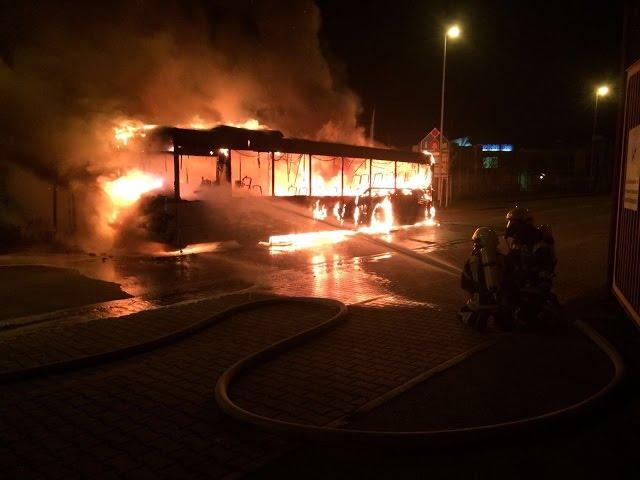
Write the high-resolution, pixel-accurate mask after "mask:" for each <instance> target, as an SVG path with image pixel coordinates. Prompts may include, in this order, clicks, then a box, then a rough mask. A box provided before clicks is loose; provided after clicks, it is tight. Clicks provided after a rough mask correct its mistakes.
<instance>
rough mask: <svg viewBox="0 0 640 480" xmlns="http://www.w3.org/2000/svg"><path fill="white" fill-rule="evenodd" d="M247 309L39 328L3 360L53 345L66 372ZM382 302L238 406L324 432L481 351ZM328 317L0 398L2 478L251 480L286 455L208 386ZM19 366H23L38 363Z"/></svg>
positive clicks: (226, 325) (209, 306) (267, 325)
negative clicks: (81, 356)
mask: <svg viewBox="0 0 640 480" xmlns="http://www.w3.org/2000/svg"><path fill="white" fill-rule="evenodd" d="M248 298H249V295H243V296H230V297H225V298H222V299H217V300H215V301H207V302H199V303H196V304H192V305H187V306H183V307H180V308H174V309H162V310H154V311H151V312H144V313H140V314H137V317H136V318H135V319H133V318H129V319H127V318H126V317H123V318H120V319H115V320H112V321H96V322H90V323H86V324H78V325H75V326H73V327H72V328H71V329H70V330H69V332H74V333H73V334H69V333H68V332H67V333H64V332H65V331H66V330H67V329H64V328H62V327H61V328H59V329H58V328H47V329H45V331H47V332H49V333H48V334H47V335H40V338H38V335H35V334H34V335H33V337H25V338H23V339H22V340H25V344H24V345H23V346H22V347H20V346H19V345H18V344H19V343H20V342H18V341H15V338H14V342H13V343H14V344H15V345H13V346H11V347H8V346H7V345H4V346H3V348H11V349H12V350H11V351H13V352H14V354H15V358H16V359H18V356H19V355H21V352H28V351H31V350H32V349H38V348H41V347H42V346H44V345H45V344H47V345H48V344H49V343H48V342H51V341H56V342H58V341H60V345H57V346H58V347H59V348H58V349H57V350H55V351H56V352H60V353H59V355H60V358H65V356H66V355H69V354H70V353H73V351H74V349H75V351H80V352H81V353H83V352H85V351H86V349H89V347H90V349H92V350H95V348H96V345H98V346H100V348H106V347H108V346H113V345H117V344H119V343H120V342H122V341H123V339H125V340H126V341H127V342H129V341H132V340H136V341H139V340H140V339H141V338H142V337H141V334H140V331H145V335H147V334H148V335H151V332H152V333H153V336H155V335H156V334H158V332H159V329H160V330H163V329H166V328H167V327H169V326H171V327H175V326H181V325H184V324H185V323H186V322H191V321H194V320H197V319H198V318H206V317H207V316H209V315H211V314H212V313H215V311H219V310H222V309H223V308H226V307H228V306H230V305H232V304H236V303H239V302H241V301H246V300H248ZM390 302H391V305H388V304H386V302H385V300H384V299H377V300H376V301H375V302H372V305H370V306H367V307H365V306H360V307H352V308H351V309H352V316H351V318H350V320H349V321H348V322H347V323H346V324H345V325H343V326H341V327H339V328H338V329H337V330H335V331H332V332H330V333H328V334H326V335H325V336H323V337H322V338H319V339H318V340H315V341H313V342H312V343H311V344H309V345H305V346H302V347H300V348H299V349H296V350H295V351H292V352H291V353H288V354H286V355H285V356H283V357H282V358H279V359H277V360H276V361H274V362H272V363H270V364H268V365H267V366H265V367H264V368H261V369H259V370H257V371H256V372H255V375H254V374H252V375H250V377H248V378H247V379H246V380H250V382H247V381H244V382H242V383H241V384H239V385H238V389H237V390H236V391H235V392H234V394H236V393H237V394H239V396H240V399H241V401H243V402H245V404H246V405H248V406H249V407H250V408H252V409H256V410H257V411H261V412H264V413H267V412H269V413H275V414H276V415H277V416H279V417H280V418H289V419H297V420H298V421H304V422H309V423H314V424H326V423H329V422H331V421H332V420H335V419H336V418H340V417H342V416H343V415H344V414H346V413H349V412H350V411H352V410H353V409H354V408H356V407H358V406H360V405H362V404H364V403H366V402H367V401H369V400H371V399H373V398H376V397H378V396H380V395H381V394H383V393H385V392H387V391H389V390H391V389H392V388H394V387H396V386H398V385H401V384H402V383H404V382H405V381H406V380H407V379H409V378H411V377H412V376H414V375H415V374H417V373H420V372H421V371H423V370H424V369H427V368H430V367H432V366H435V365H437V364H439V363H442V362H443V361H445V360H447V359H449V358H450V357H451V356H454V355H456V354H457V353H460V352H461V351H464V350H465V349H468V348H470V347H472V346H474V345H477V344H478V343H479V342H482V341H485V340H486V337H483V336H480V335H476V334H474V333H472V332H470V331H468V330H466V329H464V328H462V327H461V326H460V325H458V324H457V323H456V322H455V321H453V315H452V312H451V311H438V310H434V309H432V308H429V307H427V306H417V305H413V306H403V307H400V306H397V305H395V306H393V304H394V298H393V297H390ZM176 314H178V315H176ZM330 315H331V311H330V309H327V308H314V309H312V310H310V309H308V308H305V307H304V306H301V305H295V304H291V305H289V306H282V305H278V306H273V307H267V308H264V309H260V310H258V311H253V312H247V313H243V314H240V315H237V316H234V317H233V318H230V319H227V320H224V321H222V322H221V323H220V324H217V325H214V326H212V327H211V328H209V329H207V330H206V331H204V332H202V333H200V334H198V335H196V336H194V337H191V338H188V339H186V340H184V341H182V342H180V343H177V344H174V345H172V346H169V347H166V348H163V349H160V350H158V351H155V352H151V353H149V354H146V355H141V356H137V357H133V358H131V359H129V360H127V361H123V362H116V363H113V364H107V365H104V366H101V367H96V368H88V369H85V370H80V371H78V372H75V373H69V374H61V375H57V376H53V377H51V378H48V379H39V380H31V381H25V382H19V383H15V384H9V385H5V386H2V387H0V412H1V413H0V420H1V422H2V426H1V427H0V430H1V433H0V436H1V438H0V445H2V446H3V447H1V448H3V449H4V451H3V452H1V457H2V462H1V465H0V471H3V472H5V473H6V474H7V475H8V477H9V478H12V477H13V478H41V477H42V478H63V477H64V478H68V477H71V476H80V475H84V476H89V475H90V476H92V477H106V478H109V477H110V476H119V475H123V474H127V475H130V476H134V477H144V476H149V477H160V478H169V477H175V476H177V475H183V476H184V475H191V476H202V475H206V476H210V477H220V476H224V475H227V474H229V473H239V472H242V471H245V470H247V469H251V468H253V467H254V466H256V465H259V464H261V463H263V462H265V461H267V460H269V459H270V458H272V457H273V456H274V455H278V454H279V453H281V452H282V451H284V450H286V449H287V448H289V447H290V444H289V443H288V442H285V441H284V440H282V439H281V438H276V437H274V436H272V435H270V434H268V433H265V432H258V431H255V430H254V429H253V428H251V427H248V426H244V425H240V424H238V423H237V422H235V421H234V420H232V419H230V418H228V417H226V416H224V415H222V414H221V412H220V411H219V410H218V408H217V406H216V405H215V402H214V400H213V388H214V385H215V382H216V380H217V378H218V376H219V375H220V374H221V373H222V372H223V371H224V370H225V369H226V368H227V367H229V366H230V365H231V364H232V363H234V362H235V361H237V360H239V359H240V358H242V357H244V356H246V355H248V354H250V353H252V352H254V351H257V350H258V349H260V348H262V347H264V346H266V345H268V344H271V343H273V342H275V341H277V340H280V339H282V338H284V337H286V336H289V335H291V334H294V333H297V332H299V331H301V330H303V329H305V328H308V327H310V326H312V325H314V324H317V323H318V322H320V321H323V320H325V319H327V318H328V317H329V316H330ZM133 320H135V321H133ZM68 328H69V327H68ZM147 329H148V330H149V333H147V332H146V331H147ZM127 330H128V334H127V333H125V332H127ZM56 335H57V337H56ZM82 335H85V337H82ZM134 337H135V338H134ZM89 340H90V341H89ZM83 345H84V347H83ZM83 348H84V349H85V350H83ZM46 350H49V348H47V349H46ZM7 351H8V350H7ZM23 358H26V359H27V360H22V362H23V363H22V364H27V363H28V362H38V361H42V358H40V357H37V356H29V357H27V356H23ZM18 361H19V360H15V362H18ZM274 398H278V400H277V401H276V402H275V403H276V405H275V406H274Z"/></svg>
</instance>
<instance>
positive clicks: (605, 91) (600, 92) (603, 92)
mask: <svg viewBox="0 0 640 480" xmlns="http://www.w3.org/2000/svg"><path fill="white" fill-rule="evenodd" d="M607 95H609V87H608V86H607V85H600V86H599V87H598V88H596V102H595V106H594V108H593V131H592V132H591V158H590V160H591V162H590V163H591V165H590V167H591V171H590V172H589V174H590V175H589V176H590V177H591V182H592V187H593V186H594V185H593V184H594V183H595V178H593V177H594V174H595V173H596V168H595V167H596V162H595V147H596V127H597V124H598V100H599V99H600V97H606V96H607Z"/></svg>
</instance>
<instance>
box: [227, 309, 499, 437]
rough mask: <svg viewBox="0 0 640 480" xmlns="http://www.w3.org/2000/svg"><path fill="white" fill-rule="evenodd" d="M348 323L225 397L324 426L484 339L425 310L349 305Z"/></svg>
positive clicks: (252, 374)
mask: <svg viewBox="0 0 640 480" xmlns="http://www.w3.org/2000/svg"><path fill="white" fill-rule="evenodd" d="M349 310H350V316H349V321H348V322H346V323H344V324H342V325H340V326H339V327H338V328H336V329H334V330H332V331H330V332H328V333H326V334H324V335H322V336H321V337H318V338H317V339H314V340H312V341H311V342H309V343H307V344H305V345H304V347H303V348H297V349H295V350H292V351H290V352H287V353H285V354H282V355H280V356H278V357H277V358H276V359H274V360H272V361H271V362H269V363H266V364H264V365H262V366H259V367H257V368H256V369H254V370H251V371H249V372H247V374H246V375H244V376H242V377H241V378H239V380H238V382H237V383H236V384H234V385H233V386H232V389H231V397H232V398H233V399H234V400H236V401H237V403H238V404H239V405H240V406H242V407H244V408H246V409H248V410H250V411H253V412H255V413H259V414H261V415H265V416H267V417H272V418H277V419H280V420H286V421H290V422H299V423H310V424H314V425H325V424H327V423H330V422H332V421H334V420H337V419H339V418H341V417H343V416H345V415H348V414H350V413H351V412H353V411H354V410H355V409H356V408H357V407H359V406H361V405H363V404H364V403H366V402H368V401H370V400H373V399H375V398H377V397H379V396H380V395H382V394H384V393H386V392H388V391H389V390H391V389H393V388H395V387H397V386H399V385H402V384H404V383H406V382H407V381H408V380H410V379H412V378H413V377H415V376H416V375H418V374H420V373H422V372H424V371H426V370H429V369H431V368H434V367H436V366H437V365H440V364H441V363H443V362H445V361H446V360H448V359H450V358H452V357H454V356H456V355H458V354H461V353H464V352H466V351H468V350H470V349H471V348H473V347H475V346H477V345H479V344H480V343H482V342H486V341H488V340H490V339H491V338H492V335H479V334H477V333H474V332H472V331H470V330H469V329H467V328H464V327H463V326H462V324H460V323H458V322H455V321H452V320H453V318H454V315H453V314H454V312H451V311H446V310H445V311H437V310H434V309H430V308H427V307H418V306H414V307H406V306H405V307H401V306H395V307H394V306H383V308H376V307H373V308H372V307H370V306H367V307H363V306H352V307H349Z"/></svg>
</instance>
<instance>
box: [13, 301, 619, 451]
mask: <svg viewBox="0 0 640 480" xmlns="http://www.w3.org/2000/svg"><path fill="white" fill-rule="evenodd" d="M291 302H294V303H303V304H311V305H325V306H331V307H334V308H335V309H336V313H335V314H334V315H333V316H331V317H330V318H329V319H328V320H326V321H324V322H322V323H321V324H319V325H316V326H314V327H312V328H309V329H307V330H304V331H302V332H300V333H297V334H295V335H292V336H290V337H288V338H285V339H284V340H281V341H279V342H276V343H274V344H272V345H269V346H267V347H266V348H264V349H262V350H260V351H258V352H256V353H253V354H251V355H249V356H247V357H245V358H243V359H241V360H240V361H238V362H237V363H235V364H234V365H232V366H231V367H230V368H229V369H227V370H226V371H225V372H224V373H223V374H222V376H221V377H220V378H219V379H218V382H217V384H216V387H215V399H216V402H217V403H218V406H219V407H220V408H221V409H222V410H223V411H224V412H225V413H227V414H228V415H230V416H232V417H235V418H236V419H238V420H240V421H243V422H247V423H251V424H253V425H256V426H258V427H262V428H265V429H268V430H272V431H276V432H279V433H282V434H285V435H288V436H293V437H295V438H301V439H305V440H313V441H322V442H345V441H357V442H364V443H371V442H373V443H396V442H419V443H432V444H438V445H448V444H452V443H459V442H463V441H470V440H473V439H478V438H481V437H482V438H484V437H488V436H495V435H499V434H508V433H514V432H518V431H522V430H525V429H529V428H531V427H534V426H540V425H546V424H548V423H550V422H553V421H557V420H561V419H567V418H569V417H574V416H575V415H577V414H580V413H585V412H586V411H588V410H590V409H592V408H593V407H595V406H596V405H598V404H599V403H600V402H601V401H602V400H603V399H604V398H605V397H606V396H608V395H609V394H610V393H611V392H612V391H613V390H614V388H615V387H616V386H617V385H618V384H619V383H620V381H621V379H622V377H623V374H624V364H623V361H622V359H621V357H620V354H619V353H618V352H617V351H616V350H615V349H614V348H613V347H612V346H611V345H610V344H609V342H608V341H607V340H605V339H604V338H603V337H602V336H600V335H599V334H598V333H597V332H596V331H595V330H593V329H592V328H591V327H590V326H588V325H587V324H585V323H583V322H582V321H580V320H578V321H576V322H575V323H574V325H575V326H576V327H577V329H578V330H580V331H581V332H582V333H583V334H585V335H586V336H587V337H589V338H590V339H591V340H592V341H593V342H594V343H595V344H596V345H597V346H598V347H599V348H600V349H601V350H602V351H603V352H604V353H605V354H606V355H607V356H608V358H609V359H610V361H611V363H612V365H613V367H614V375H613V378H612V379H611V381H610V382H609V383H608V384H607V385H605V386H604V387H603V388H601V389H600V390H599V391H598V392H596V393H595V394H594V395H591V396H590V397H588V398H586V399H583V400H581V401H580V402H578V403H575V404H573V405H570V406H568V407H565V408H562V409H559V410H555V411H552V412H547V413H544V414H541V415H538V416H534V417H529V418H525V419H520V420H515V421H509V422H504V423H498V424H492V425H481V426H475V427H467V428H456V429H449V430H429V431H404V432H400V431H371V430H352V429H346V428H334V427H319V426H313V425H307V424H302V423H294V422H287V421H282V420H277V419H273V418H269V417H265V416H262V415H259V414H256V413H254V412H251V411H249V410H247V409H244V408H242V407H240V406H239V405H237V404H236V403H235V402H234V401H233V400H232V399H231V398H230V395H229V388H230V387H231V385H232V384H233V382H234V380H235V379H236V378H237V377H238V376H239V375H241V374H243V373H246V372H247V371H249V370H250V369H251V368H254V367H256V366H258V365H260V364H263V363H265V362H267V361H269V360H272V359H273V358H275V357H277V356H278V355H280V354H282V353H284V352H286V351H289V350H291V349H293V348H295V347H297V346H299V345H301V344H302V343H304V342H306V341H308V340H311V339H313V338H315V337H318V336H319V335H321V334H323V333H325V332H327V331H328V330H331V329H333V328H335V327H337V326H338V325H340V324H341V323H342V322H344V321H345V319H346V316H347V306H346V305H345V304H343V303H341V302H339V301H337V300H332V299H325V298H307V297H276V298H268V299H263V300H257V301H252V302H248V303H244V304H241V305H238V306H235V307H231V308H229V309H227V310H224V311H223V312H220V313H217V314H215V315H213V316H212V317H209V318H207V319H205V320H202V321H200V322H197V323H194V324H192V325H189V326H188V327H185V328H182V329H180V330H176V331H174V332H171V333H169V334H167V335H163V336H160V337H157V338H155V339H153V340H150V341H147V342H143V343H140V344H136V345H131V346H128V347H124V348H121V349H117V350H113V351H109V352H104V353H99V354H96V355H90V356H85V357H80V358H76V359H73V360H67V361H63V362H55V363H49V364H45V365H41V366H37V367H33V368H28V369H23V370H19V371H13V372H5V373H3V374H1V375H0V383H2V384H4V383H9V382H12V381H17V380H23V379H27V378H33V377H39V376H45V375H49V374H54V373H63V372H69V371H73V370H76V369H79V368H84V367H89V366H94V365H97V364H101V363H105V362H109V361H117V360H123V359H126V358H129V357H131V356H133V355H137V354H141V353H146V352H149V351H151V350H154V349H157V348H161V347H164V346H167V345H169V344H172V343H175V342H178V341H180V340H183V339H185V338H186V337H188V336H191V335H194V334H196V333H198V332H201V331H203V330H204V329H206V328H208V327H210V326H213V325H215V324H217V323H219V322H221V321H222V320H224V319H228V318H230V317H233V316H234V315H237V314H239V313H242V312H246V311H249V310H255V309H258V308H261V307H265V306H269V305H275V304H278V303H291Z"/></svg>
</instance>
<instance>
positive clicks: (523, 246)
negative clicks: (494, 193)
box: [504, 206, 557, 323]
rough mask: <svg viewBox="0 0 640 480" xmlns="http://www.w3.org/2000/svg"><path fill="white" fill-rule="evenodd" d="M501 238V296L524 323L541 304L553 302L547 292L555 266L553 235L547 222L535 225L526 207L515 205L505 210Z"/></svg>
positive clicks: (555, 300) (533, 315)
mask: <svg viewBox="0 0 640 480" xmlns="http://www.w3.org/2000/svg"><path fill="white" fill-rule="evenodd" d="M504 237H505V240H506V241H507V245H508V247H509V252H508V253H507V257H506V269H505V278H506V279H507V281H506V282H505V292H504V295H505V299H506V302H507V303H508V304H509V305H510V309H511V310H512V311H513V313H514V317H515V318H516V319H517V320H521V321H522V322H523V323H528V322H529V321H531V320H533V319H534V318H536V317H537V316H538V315H539V313H540V310H541V306H542V305H543V304H545V303H548V302H550V303H552V304H557V299H556V298H555V296H554V295H553V293H552V292H551V288H552V280H553V277H554V276H555V266H556V256H555V249H554V240H553V234H552V232H551V227H550V226H549V225H541V226H539V227H536V226H535V225H534V223H533V217H532V215H531V213H530V212H529V210H527V209H526V208H523V207H518V206H517V207H515V208H512V209H511V210H509V212H508V213H507V227H506V229H505V233H504Z"/></svg>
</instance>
